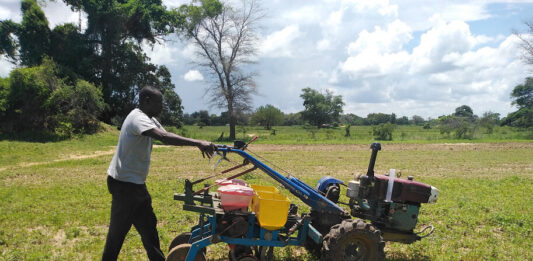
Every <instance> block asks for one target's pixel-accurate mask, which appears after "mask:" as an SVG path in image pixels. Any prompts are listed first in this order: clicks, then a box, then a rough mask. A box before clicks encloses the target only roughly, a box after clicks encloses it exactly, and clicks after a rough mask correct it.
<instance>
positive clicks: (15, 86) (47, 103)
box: [0, 57, 105, 136]
mask: <svg viewBox="0 0 533 261" xmlns="http://www.w3.org/2000/svg"><path fill="white" fill-rule="evenodd" d="M57 70H58V69H57V65H56V64H55V63H54V62H53V61H52V60H50V59H49V58H46V57H45V58H44V59H43V63H42V64H41V65H40V66H34V67H29V68H18V69H15V70H13V71H12V72H11V74H10V77H9V79H8V81H5V80H2V81H1V82H0V83H1V85H2V89H3V90H2V93H0V96H3V97H5V99H3V97H0V105H3V106H1V108H0V109H1V110H0V116H2V118H1V119H0V120H1V121H2V125H1V126H2V128H1V130H2V131H4V132H8V133H15V132H19V131H27V130H32V131H39V132H55V133H56V134H59V135H61V136H63V135H66V136H70V135H71V134H72V133H92V132H94V131H96V130H97V128H98V126H99V121H98V120H97V117H98V116H99V114H100V112H101V111H102V110H103V109H104V107H105V103H104V102H103V99H102V93H101V90H100V89H99V88H97V87H95V86H94V85H93V84H91V83H89V82H86V81H83V80H79V81H78V82H76V84H75V85H69V84H67V83H65V82H64V81H63V80H62V79H60V78H58V77H57ZM6 90H7V92H6ZM6 94H7V95H6Z"/></svg>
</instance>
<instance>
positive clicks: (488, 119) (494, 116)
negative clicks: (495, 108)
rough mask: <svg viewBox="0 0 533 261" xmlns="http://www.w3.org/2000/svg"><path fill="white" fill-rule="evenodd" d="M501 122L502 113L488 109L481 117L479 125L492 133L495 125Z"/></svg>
mask: <svg viewBox="0 0 533 261" xmlns="http://www.w3.org/2000/svg"><path fill="white" fill-rule="evenodd" d="M499 122H500V114H499V113H495V112H491V111H487V112H485V113H483V116H482V117H481V119H479V125H480V126H481V127H483V128H485V129H487V133H488V134H491V133H492V132H493V131H494V126H495V125H497V124H498V123H499Z"/></svg>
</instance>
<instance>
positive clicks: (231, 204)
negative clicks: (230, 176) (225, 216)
mask: <svg viewBox="0 0 533 261" xmlns="http://www.w3.org/2000/svg"><path fill="white" fill-rule="evenodd" d="M218 194H219V195H220V201H221V203H222V208H223V209H224V211H231V210H237V209H246V210H247V209H248V205H250V200H251V199H252V196H253V195H254V190H253V189H252V188H250V187H246V186H243V185H226V186H221V187H219V188H218Z"/></svg>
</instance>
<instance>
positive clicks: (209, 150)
mask: <svg viewBox="0 0 533 261" xmlns="http://www.w3.org/2000/svg"><path fill="white" fill-rule="evenodd" d="M142 135H144V136H148V137H151V138H154V139H156V140H159V141H161V142H163V143H164V144H167V145H174V146H196V147H198V148H199V149H200V150H201V151H202V156H204V158H205V156H207V157H208V158H211V156H212V155H213V153H215V151H216V146H215V144H213V143H211V142H209V141H205V140H195V139H190V138H185V137H182V136H180V135H177V134H174V133H171V132H167V131H164V130H161V129H158V128H153V129H149V130H147V131H145V132H143V133H142Z"/></svg>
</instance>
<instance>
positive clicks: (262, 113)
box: [251, 104, 283, 130]
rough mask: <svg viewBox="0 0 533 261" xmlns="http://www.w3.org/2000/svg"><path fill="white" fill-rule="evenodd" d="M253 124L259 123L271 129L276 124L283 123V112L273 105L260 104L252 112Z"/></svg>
mask: <svg viewBox="0 0 533 261" xmlns="http://www.w3.org/2000/svg"><path fill="white" fill-rule="evenodd" d="M251 122H252V124H258V125H260V126H263V127H265V129H267V130H270V129H272V126H274V125H280V124H282V123H283V112H281V110H280V109H278V108H276V107H274V106H273V105H270V104H268V105H266V106H260V107H259V108H257V110H256V111H255V112H254V113H253V114H252V118H251Z"/></svg>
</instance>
